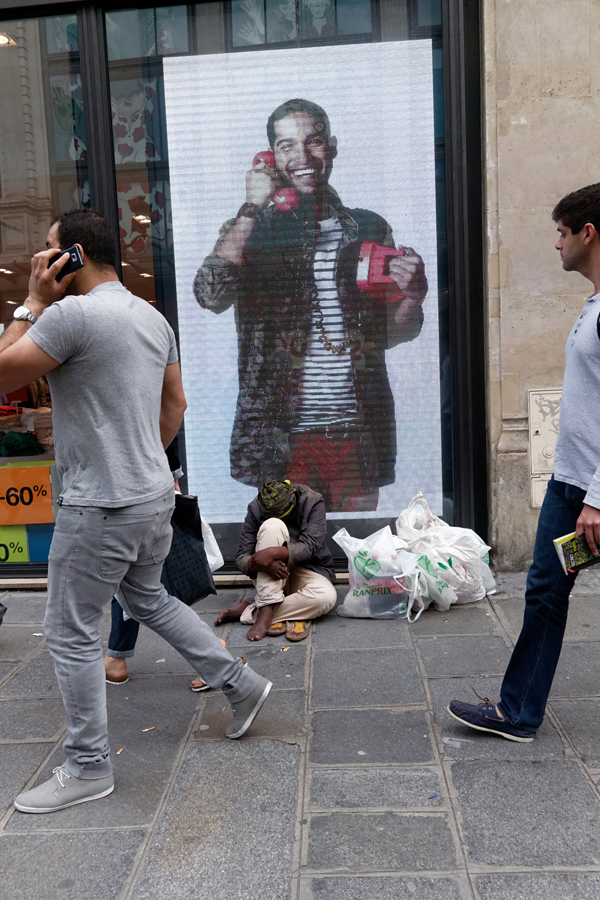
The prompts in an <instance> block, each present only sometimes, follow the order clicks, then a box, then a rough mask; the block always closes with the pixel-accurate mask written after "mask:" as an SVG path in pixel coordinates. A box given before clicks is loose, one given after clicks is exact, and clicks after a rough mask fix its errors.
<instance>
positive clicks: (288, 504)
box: [256, 481, 296, 519]
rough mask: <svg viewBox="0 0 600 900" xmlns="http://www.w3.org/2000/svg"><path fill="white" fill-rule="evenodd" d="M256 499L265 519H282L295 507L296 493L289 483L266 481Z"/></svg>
mask: <svg viewBox="0 0 600 900" xmlns="http://www.w3.org/2000/svg"><path fill="white" fill-rule="evenodd" d="M256 499H257V501H258V506H259V508H260V511H261V513H262V514H263V516H264V517H265V519H282V518H283V517H284V516H286V515H287V514H288V513H289V512H291V511H292V510H293V508H294V506H295V505H296V491H295V490H294V485H293V484H292V483H291V482H289V481H266V482H265V483H264V484H263V486H262V487H261V489H260V491H259V492H258V497H257V498H256Z"/></svg>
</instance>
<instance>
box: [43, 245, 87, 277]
mask: <svg viewBox="0 0 600 900" xmlns="http://www.w3.org/2000/svg"><path fill="white" fill-rule="evenodd" d="M65 253H68V254H69V261H68V262H66V263H65V264H64V266H63V267H62V269H61V270H60V272H59V273H58V275H57V276H56V280H57V281H61V280H62V279H63V278H64V277H65V275H70V273H71V272H76V271H77V269H83V260H82V258H81V253H80V252H79V247H77V245H73V247H67V248H66V249H65V250H61V251H60V253H56V254H55V255H54V256H51V257H50V261H49V262H48V268H50V266H51V265H52V264H53V263H55V262H56V260H57V259H60V258H61V256H63V254H65Z"/></svg>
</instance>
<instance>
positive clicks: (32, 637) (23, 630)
mask: <svg viewBox="0 0 600 900" xmlns="http://www.w3.org/2000/svg"><path fill="white" fill-rule="evenodd" d="M34 632H36V633H34ZM37 632H42V628H41V627H40V626H37V625H1V626H0V663H3V662H21V660H23V659H25V658H26V657H27V656H29V654H30V653H31V652H32V650H35V649H36V648H38V647H42V646H43V645H44V635H43V633H42V634H37Z"/></svg>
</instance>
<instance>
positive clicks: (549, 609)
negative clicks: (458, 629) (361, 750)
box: [448, 184, 600, 743]
mask: <svg viewBox="0 0 600 900" xmlns="http://www.w3.org/2000/svg"><path fill="white" fill-rule="evenodd" d="M552 218H553V219H554V221H555V222H556V223H557V226H558V232H559V235H560V237H559V239H558V241H557V243H556V249H557V250H559V251H560V258H561V260H562V264H563V269H565V271H567V272H580V273H581V274H582V275H584V276H585V277H586V278H587V279H589V281H591V282H592V284H593V285H594V294H593V296H592V297H590V299H589V300H588V301H587V303H586V304H585V306H584V308H583V310H582V312H581V315H580V316H579V317H578V319H577V321H576V322H575V324H574V325H573V328H572V330H571V333H570V335H569V337H568V340H567V345H566V349H565V353H566V367H565V377H564V382H563V393H562V402H561V407H560V434H559V438H558V443H557V445H556V455H555V464H554V476H553V477H552V479H551V480H550V482H549V484H548V490H547V493H546V497H545V498H544V503H543V506H542V509H541V512H540V518H539V523H538V530H537V537H536V542H535V550H534V554H533V564H532V566H531V568H530V570H529V574H528V576H527V589H526V593H525V615H524V619H523V627H522V629H521V634H520V636H519V640H518V641H517V644H516V646H515V649H514V650H513V654H512V656H511V659H510V662H509V664H508V668H507V670H506V673H505V675H504V681H503V682H502V688H501V691H500V702H499V703H498V704H492V703H490V701H489V700H487V698H486V700H484V702H483V704H480V705H479V706H473V705H471V704H468V703H461V702H459V701H457V700H453V701H452V703H451V704H450V706H449V707H448V711H449V712H450V713H451V715H453V716H454V718H455V719H458V720H459V721H460V722H463V723H464V724H465V725H469V726H470V727H471V728H475V729H477V730H479V731H489V732H492V733H493V734H497V735H500V736H501V737H504V738H507V739H508V740H509V741H520V742H524V743H528V742H530V741H532V740H533V738H534V736H535V733H536V731H537V729H538V728H539V727H540V725H541V723H542V720H543V718H544V712H545V709H546V701H547V699H548V695H549V693H550V688H551V687H552V680H553V678H554V672H555V670H556V666H557V663H558V658H559V656H560V651H561V647H562V641H563V635H564V631H565V626H566V623H567V612H568V608H569V594H570V593H571V590H572V588H573V584H574V583H575V578H576V575H575V574H570V575H565V573H564V571H563V569H562V566H561V564H560V562H559V559H558V556H557V553H556V551H555V549H554V545H553V543H552V542H553V540H554V539H555V538H557V537H561V536H562V535H565V534H569V533H571V532H573V531H576V532H577V534H585V536H586V539H587V543H588V545H589V547H590V549H591V551H592V553H593V554H594V556H597V555H598V548H597V546H596V544H600V184H591V185H589V186H588V187H584V188H581V190H579V191H575V192H574V193H572V194H567V196H566V197H563V199H562V200H561V201H560V203H558V205H557V206H556V207H555V209H554V210H553V212H552Z"/></svg>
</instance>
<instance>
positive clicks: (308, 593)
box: [241, 519, 336, 625]
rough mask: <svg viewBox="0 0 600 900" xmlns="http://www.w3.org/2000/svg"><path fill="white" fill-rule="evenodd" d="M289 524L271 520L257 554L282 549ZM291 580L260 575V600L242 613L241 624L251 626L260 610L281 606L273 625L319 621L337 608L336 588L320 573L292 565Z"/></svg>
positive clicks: (261, 535) (261, 534) (258, 539)
mask: <svg viewBox="0 0 600 900" xmlns="http://www.w3.org/2000/svg"><path fill="white" fill-rule="evenodd" d="M289 539H290V535H289V532H288V530H287V525H286V524H285V522H282V520H281V519H267V520H266V521H265V522H263V523H262V525H261V526H260V528H259V529H258V534H257V536H256V551H255V552H257V553H258V551H259V550H265V549H266V548H267V547H281V546H282V545H283V544H284V543H285V542H286V541H289ZM288 569H289V572H290V577H289V578H288V579H287V580H285V579H284V580H282V581H281V580H279V579H276V578H271V576H270V575H267V573H266V572H258V574H257V576H256V597H255V599H254V603H252V605H251V606H248V607H246V609H245V610H244V612H243V613H242V617H241V621H242V622H244V623H245V624H247V625H251V624H252V623H253V622H254V620H255V618H256V611H257V610H258V609H260V607H261V606H270V605H272V604H274V603H280V604H281V606H279V608H278V609H277V610H276V611H275V613H274V615H273V623H272V624H275V623H276V622H285V621H290V622H297V621H299V620H301V619H316V618H317V617H318V616H323V615H325V613H328V612H329V610H330V609H333V607H334V606H335V601H336V592H335V587H334V586H333V585H332V583H331V582H330V581H329V579H327V578H325V576H324V575H319V573H318V572H311V570H310V569H303V568H302V566H288Z"/></svg>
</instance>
